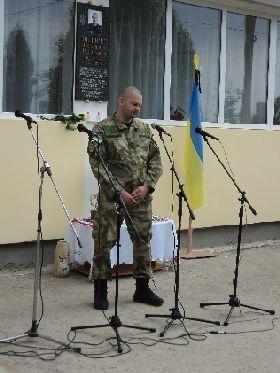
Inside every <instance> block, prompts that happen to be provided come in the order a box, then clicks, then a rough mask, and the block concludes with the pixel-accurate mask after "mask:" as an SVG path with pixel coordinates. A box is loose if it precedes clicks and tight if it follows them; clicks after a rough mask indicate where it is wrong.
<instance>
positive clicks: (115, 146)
mask: <svg viewBox="0 0 280 373" xmlns="http://www.w3.org/2000/svg"><path fill="white" fill-rule="evenodd" d="M93 135H94V139H95V140H93V143H94V144H95V145H97V146H99V151H100V153H101V155H102V157H103V159H104V161H105V163H106V166H107V167H108V169H109V172H110V176H111V177H112V179H113V180H114V183H115V185H116V188H117V190H118V191H121V190H122V189H125V190H126V191H127V192H128V193H132V192H133V191H134V190H135V189H136V188H137V187H138V186H141V185H145V186H148V187H149V190H150V193H152V192H153V191H154V188H155V185H156V183H157V181H158V179H159V178H160V176H161V175H162V165H161V159H160V153H159V149H158V147H157V145H156V143H155V141H154V139H153V136H152V133H151V131H150V129H149V127H148V125H147V124H145V123H143V122H141V121H140V120H136V119H133V122H132V124H131V126H130V127H128V126H126V125H125V124H124V123H121V122H120V121H118V119H117V118H116V117H115V116H113V117H108V118H106V119H104V120H103V121H102V122H100V123H98V124H97V125H96V126H95V127H94V129H93ZM98 139H99V141H98ZM93 143H92V142H90V143H89V145H88V154H89V161H90V164H91V168H92V171H93V174H94V176H95V177H96V179H97V180H99V185H100V191H99V200H98V211H97V212H96V215H95V221H96V227H95V228H94V229H93V238H94V256H93V276H94V278H101V279H110V278H111V263H110V250H111V248H112V247H113V246H114V245H115V244H116V239H117V215H116V206H115V202H114V199H115V192H114V190H113V188H112V186H111V184H110V181H109V179H108V175H107V174H106V172H105V171H104V169H103V167H102V164H101V163H100V162H99V161H98V158H97V157H96V155H95V152H94V146H93ZM151 201H152V196H151V194H147V196H146V197H145V198H144V200H143V201H141V202H140V203H139V204H137V205H136V206H127V209H128V212H129V214H130V216H131V218H132V220H133V222H134V225H135V227H136V229H137V230H138V232H139V233H140V236H141V241H140V242H139V241H137V240H136V239H135V237H134V233H133V231H132V230H131V227H130V226H129V223H128V222H126V223H127V229H128V233H129V235H130V238H131V240H132V242H133V264H134V271H133V274H134V277H136V278H150V277H151V275H152V270H151V247H150V240H151V237H152V230H151V225H152V204H151Z"/></svg>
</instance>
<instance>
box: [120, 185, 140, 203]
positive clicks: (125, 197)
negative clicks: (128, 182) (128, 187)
mask: <svg viewBox="0 0 280 373" xmlns="http://www.w3.org/2000/svg"><path fill="white" fill-rule="evenodd" d="M120 195H121V197H122V200H123V201H124V203H125V204H126V205H128V206H134V205H136V203H137V202H136V200H135V199H134V197H133V196H132V195H131V194H129V193H128V192H126V191H125V190H124V189H122V190H121V191H120Z"/></svg>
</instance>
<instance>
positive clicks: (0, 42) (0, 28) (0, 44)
mask: <svg viewBox="0 0 280 373" xmlns="http://www.w3.org/2000/svg"><path fill="white" fill-rule="evenodd" d="M4 1H5V0H0V113H1V112H2V107H3V76H4V71H3V57H4V53H3V52H4Z"/></svg>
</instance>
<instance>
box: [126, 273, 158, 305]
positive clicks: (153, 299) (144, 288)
mask: <svg viewBox="0 0 280 373" xmlns="http://www.w3.org/2000/svg"><path fill="white" fill-rule="evenodd" d="M133 301H134V302H139V303H147V304H150V305H151V306H161V305H162V304H163V303H164V300H163V299H162V298H160V297H158V296H157V295H156V294H155V293H154V292H152V290H151V289H150V288H149V279H148V278H137V279H136V290H135V293H134V295H133Z"/></svg>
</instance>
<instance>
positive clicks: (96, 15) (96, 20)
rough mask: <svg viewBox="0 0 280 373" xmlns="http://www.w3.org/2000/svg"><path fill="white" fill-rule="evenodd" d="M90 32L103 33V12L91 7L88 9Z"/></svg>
mask: <svg viewBox="0 0 280 373" xmlns="http://www.w3.org/2000/svg"><path fill="white" fill-rule="evenodd" d="M88 33H89V35H91V36H101V35H102V33H103V26H102V12H101V11H97V10H93V9H89V10H88Z"/></svg>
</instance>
